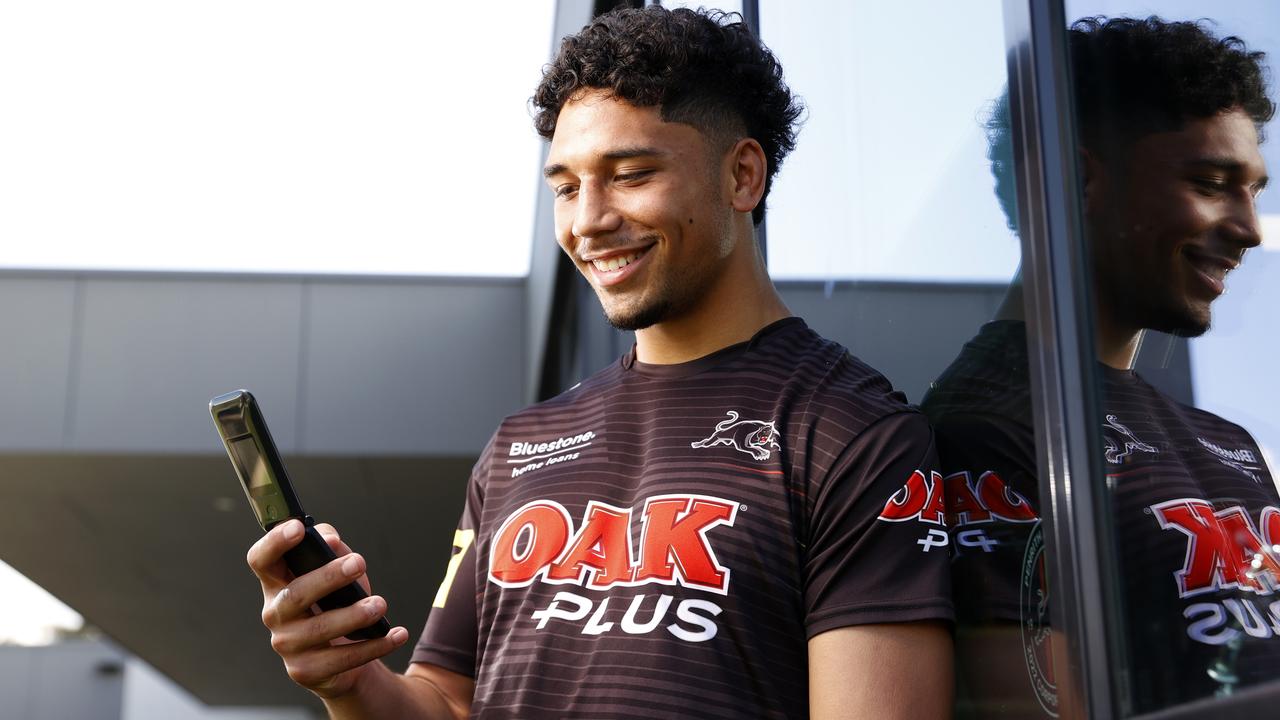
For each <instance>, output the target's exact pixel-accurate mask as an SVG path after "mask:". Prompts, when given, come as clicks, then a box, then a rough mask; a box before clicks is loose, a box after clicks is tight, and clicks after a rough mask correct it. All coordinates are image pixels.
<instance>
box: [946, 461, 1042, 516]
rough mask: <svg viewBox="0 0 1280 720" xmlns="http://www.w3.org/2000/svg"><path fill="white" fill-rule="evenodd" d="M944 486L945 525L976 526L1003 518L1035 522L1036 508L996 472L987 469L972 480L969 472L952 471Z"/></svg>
mask: <svg viewBox="0 0 1280 720" xmlns="http://www.w3.org/2000/svg"><path fill="white" fill-rule="evenodd" d="M944 484H945V485H946V506H947V525H950V526H952V527H956V526H958V525H975V524H979V523H989V522H991V521H992V520H1003V521H1005V522H1012V523H1030V522H1035V521H1036V511H1035V509H1034V508H1032V507H1031V503H1029V502H1027V499H1026V498H1025V497H1023V496H1022V495H1019V494H1018V492H1017V491H1016V490H1014V489H1012V488H1010V487H1009V486H1008V485H1006V484H1005V482H1004V480H1003V479H1001V477H1000V476H999V475H997V474H996V473H995V472H992V471H990V470H988V471H987V472H984V473H982V475H980V476H979V477H978V481H977V482H976V483H974V482H973V480H972V478H971V477H970V476H969V473H968V472H958V473H952V474H951V475H948V476H947V479H946V480H945V481H944Z"/></svg>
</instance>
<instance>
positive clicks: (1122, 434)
mask: <svg viewBox="0 0 1280 720" xmlns="http://www.w3.org/2000/svg"><path fill="white" fill-rule="evenodd" d="M1102 427H1103V429H1105V430H1109V431H1111V432H1106V433H1104V434H1103V442H1104V444H1105V448H1106V453H1107V462H1109V463H1111V464H1112V465H1119V464H1120V463H1121V462H1123V461H1124V459H1125V458H1127V457H1129V456H1130V455H1132V454H1134V453H1135V452H1145V453H1152V454H1156V453H1159V452H1160V451H1159V450H1158V449H1156V448H1154V447H1152V446H1151V445H1148V444H1146V443H1144V442H1142V441H1141V440H1139V439H1138V436H1137V435H1134V434H1133V431H1132V430H1130V429H1129V428H1127V427H1125V426H1124V425H1121V424H1120V421H1119V420H1117V419H1116V416H1115V415H1108V416H1107V422H1106V423H1104V424H1103V426H1102ZM1117 434H1118V435H1119V442H1117V438H1116V437H1115V435H1117ZM1122 447H1123V449H1121V448H1122Z"/></svg>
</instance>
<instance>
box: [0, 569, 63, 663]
mask: <svg viewBox="0 0 1280 720" xmlns="http://www.w3.org/2000/svg"><path fill="white" fill-rule="evenodd" d="M83 624H84V619H83V618H81V617H80V616H79V615H78V614H76V612H75V611H74V610H72V609H71V608H69V607H67V606H66V605H63V604H62V603H61V602H60V601H59V600H58V599H57V598H55V597H54V596H52V595H50V594H49V593H47V592H45V590H44V589H43V588H41V587H40V586H39V585H36V584H35V583H33V582H31V581H30V580H28V579H27V578H26V577H24V576H23V575H22V574H21V573H19V572H18V571H17V570H14V569H13V568H11V567H9V566H8V565H6V564H5V563H4V562H2V561H0V644H14V645H48V644H49V643H51V642H53V640H54V629H55V628H63V629H67V630H78V629H80V627H81V626H82V625H83Z"/></svg>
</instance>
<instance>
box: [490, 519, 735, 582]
mask: <svg viewBox="0 0 1280 720" xmlns="http://www.w3.org/2000/svg"><path fill="white" fill-rule="evenodd" d="M738 507H739V505H738V503H736V502H733V501H730V500H723V499H721V498H716V497H709V496H704V495H657V496H654V497H651V498H649V499H648V500H646V501H645V503H644V510H643V511H642V513H641V519H640V522H641V525H640V547H639V557H637V556H636V553H635V552H634V550H633V548H632V543H631V516H632V510H631V509H630V508H618V507H614V506H612V505H608V504H606V503H602V502H597V501H595V500H592V501H591V502H589V503H587V509H586V511H585V512H583V516H582V524H581V526H580V527H579V528H578V529H577V531H575V530H574V528H573V520H572V519H571V518H570V516H569V511H568V510H565V508H564V506H563V505H561V504H560V503H558V502H556V501H554V500H535V501H533V502H530V503H527V504H525V505H523V506H522V507H520V508H519V509H518V510H516V511H515V512H513V513H511V515H510V516H508V517H507V519H506V521H505V522H503V523H502V526H501V527H499V528H498V531H497V533H495V534H494V537H493V545H492V547H491V548H490V551H489V581H490V582H493V583H496V584H498V585H501V586H502V587H524V586H526V585H529V584H531V583H532V582H534V581H535V580H541V581H542V582H545V583H551V584H571V585H582V586H585V587H587V588H590V589H593V590H603V589H605V588H610V587H628V586H636V585H645V584H649V583H656V584H659V585H676V584H679V585H683V586H685V587H689V588H698V589H700V590H708V591H710V592H714V593H719V594H721V595H724V594H726V593H727V592H728V590H729V569H728V568H726V567H724V566H722V565H721V564H720V563H719V562H718V561H717V560H716V555H715V552H714V551H713V550H712V549H711V543H710V541H709V540H708V539H707V533H708V532H709V531H710V530H711V529H712V528H714V527H716V526H718V525H725V526H728V527H732V526H733V521H734V518H736V517H737V514H738Z"/></svg>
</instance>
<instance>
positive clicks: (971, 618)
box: [934, 413, 1040, 622]
mask: <svg viewBox="0 0 1280 720" xmlns="http://www.w3.org/2000/svg"><path fill="white" fill-rule="evenodd" d="M934 432H935V434H936V437H937V442H938V457H939V461H940V462H941V463H942V472H943V475H944V476H945V477H946V478H947V480H946V482H947V509H948V513H947V515H948V523H949V524H950V525H951V528H950V530H951V533H952V541H953V543H954V544H953V547H952V555H953V559H952V565H951V569H952V573H953V578H954V584H955V587H954V593H955V595H954V597H955V603H956V612H957V613H958V614H959V615H960V617H961V619H962V620H963V621H965V622H985V621H991V620H1003V621H1017V620H1019V619H1020V618H1021V604H1020V599H1019V594H1020V592H1021V573H1022V566H1023V562H1024V559H1025V558H1024V555H1025V553H1026V549H1027V543H1028V541H1029V540H1030V538H1031V533H1032V531H1033V530H1034V529H1035V524H1036V521H1037V519H1038V512H1039V509H1040V502H1039V500H1040V495H1039V488H1038V479H1037V476H1036V460H1035V434H1034V431H1033V430H1032V428H1031V427H1030V426H1028V425H1025V424H1023V423H1021V422H1017V421H1011V420H1008V419H1005V418H1002V417H1000V416H996V415H988V414H984V413H972V414H968V413H957V414H949V415H946V416H944V417H943V418H941V419H939V420H938V421H937V422H936V423H935V425H934Z"/></svg>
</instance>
